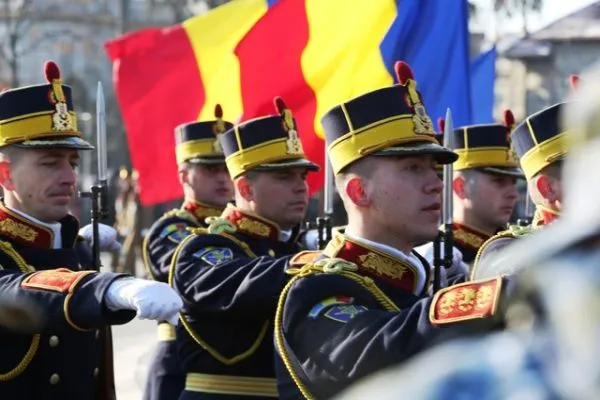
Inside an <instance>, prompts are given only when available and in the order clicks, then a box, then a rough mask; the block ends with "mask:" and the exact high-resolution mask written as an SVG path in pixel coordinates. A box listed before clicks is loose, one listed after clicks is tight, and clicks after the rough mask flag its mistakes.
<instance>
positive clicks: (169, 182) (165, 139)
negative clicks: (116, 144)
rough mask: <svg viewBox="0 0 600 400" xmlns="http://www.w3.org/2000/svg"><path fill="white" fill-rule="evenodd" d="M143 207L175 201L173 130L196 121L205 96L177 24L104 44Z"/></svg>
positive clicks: (177, 186)
mask: <svg viewBox="0 0 600 400" xmlns="http://www.w3.org/2000/svg"><path fill="white" fill-rule="evenodd" d="M105 48H106V51H107V53H108V55H109V57H110V58H111V59H112V60H113V79H114V82H115V90H116V95H117V99H118V101H119V105H120V108H121V113H122V116H123V121H124V123H125V129H126V132H127V141H128V143H129V153H130V155H131V161H132V164H133V167H134V168H136V169H137V170H138V171H139V185H140V198H141V202H142V203H143V204H144V205H152V204H156V203H161V202H165V201H171V200H175V199H178V198H180V197H181V196H182V189H181V185H180V183H179V180H178V177H177V164H176V161H175V136H174V135H175V134H174V128H175V127H176V126H177V125H179V124H181V123H185V122H189V121H195V120H196V119H197V117H198V114H199V112H200V110H201V109H202V106H203V105H204V100H205V95H204V87H203V84H202V79H201V77H200V73H199V69H198V64H197V62H196V57H195V55H194V52H193V50H192V47H191V45H190V42H189V39H188V36H187V34H186V31H185V30H184V29H183V28H182V27H181V26H180V25H177V26H174V27H171V28H167V29H162V30H157V29H150V30H144V31H141V32H136V33H135V34H134V35H129V36H125V37H122V38H119V39H116V40H114V41H111V42H108V43H106V44H105Z"/></svg>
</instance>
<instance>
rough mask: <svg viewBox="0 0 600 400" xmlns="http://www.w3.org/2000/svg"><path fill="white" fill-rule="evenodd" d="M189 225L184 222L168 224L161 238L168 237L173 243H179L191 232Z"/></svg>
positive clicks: (161, 233)
mask: <svg viewBox="0 0 600 400" xmlns="http://www.w3.org/2000/svg"><path fill="white" fill-rule="evenodd" d="M187 227H188V225H187V224H185V223H182V222H178V223H176V224H170V225H167V226H166V227H165V228H164V229H163V230H162V231H161V232H160V238H161V239H164V238H167V239H169V240H170V241H172V242H173V243H176V244H179V243H181V241H182V240H183V239H185V238H186V237H187V236H188V235H189V234H190V233H191V232H190V231H189V230H188V229H187Z"/></svg>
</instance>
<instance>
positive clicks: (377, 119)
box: [275, 62, 505, 399]
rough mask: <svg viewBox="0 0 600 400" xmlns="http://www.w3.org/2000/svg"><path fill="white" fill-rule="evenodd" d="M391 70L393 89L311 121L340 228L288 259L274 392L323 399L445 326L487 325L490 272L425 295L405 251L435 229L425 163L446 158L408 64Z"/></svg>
mask: <svg viewBox="0 0 600 400" xmlns="http://www.w3.org/2000/svg"><path fill="white" fill-rule="evenodd" d="M396 71H397V72H396V73H397V77H398V82H399V84H398V85H394V86H392V87H387V88H382V89H378V90H375V91H373V92H369V93H366V94H364V95H362V96H359V97H356V98H354V99H352V100H349V101H347V102H345V103H343V104H341V105H339V106H336V107H334V108H333V109H332V110H330V111H329V112H327V113H326V114H325V115H324V116H323V118H322V123H323V126H324V128H325V134H326V139H327V145H328V147H327V149H328V155H329V159H330V160H331V163H332V167H333V171H334V173H335V181H336V186H337V188H338V192H339V193H340V194H341V195H342V199H343V202H344V206H345V208H346V211H347V212H348V225H347V227H346V230H345V232H344V233H343V234H341V233H339V232H338V233H336V234H335V235H334V237H333V239H332V240H331V241H330V242H329V244H328V245H327V246H326V248H325V249H324V250H323V251H322V252H303V253H300V254H298V255H297V256H295V257H293V258H292V259H291V261H290V269H289V270H288V273H289V274H291V275H293V278H292V279H291V281H290V282H289V283H288V284H287V285H286V287H285V288H284V290H283V292H282V294H281V297H280V299H279V303H278V307H277V312H276V316H275V343H276V349H277V353H278V362H277V368H278V370H277V377H278V384H279V393H280V398H281V399H297V398H307V399H325V398H329V397H331V396H332V395H334V394H335V393H337V392H339V391H340V390H341V389H343V388H345V387H346V386H348V385H350V384H351V383H352V382H354V381H356V380H358V379H360V378H362V377H364V376H366V375H368V374H370V373H372V372H374V371H377V370H379V369H383V368H385V367H386V366H388V365H391V364H396V363H400V362H402V361H404V360H406V359H408V358H409V357H410V356H412V355H413V354H415V353H418V352H420V351H422V350H424V349H426V348H428V347H430V346H431V345H432V344H433V343H434V342H435V341H437V340H440V339H441V337H442V336H443V335H444V334H445V333H446V332H453V333H456V332H462V331H463V330H465V331H467V330H470V329H475V328H478V329H489V328H491V327H493V326H494V325H495V321H494V318H493V316H494V311H495V307H496V304H497V302H498V301H500V299H501V298H502V293H503V292H504V291H505V284H504V280H503V279H502V278H497V279H492V280H488V281H480V282H470V283H466V284H465V283H463V284H459V285H456V286H451V287H447V288H444V289H442V290H440V291H439V292H437V293H436V294H435V296H431V292H430V289H431V288H430V284H431V269H430V266H429V264H428V263H427V261H426V260H425V259H424V258H422V257H420V256H419V255H418V254H417V253H415V252H413V251H412V250H413V248H414V247H415V246H416V245H417V244H420V243H423V242H425V241H431V240H432V239H433V238H434V237H435V236H436V235H437V233H438V221H439V218H440V208H441V192H442V182H441V180H440V179H439V177H438V176H437V174H436V170H435V166H436V163H442V164H443V163H451V162H454V161H455V160H456V159H457V155H456V153H453V152H452V151H450V150H448V149H446V148H444V147H442V146H440V145H439V144H438V143H437V140H436V138H435V135H434V129H433V126H432V122H431V120H430V118H429V117H428V116H427V113H426V110H425V106H424V104H423V102H422V99H421V95H420V94H419V92H418V91H417V90H416V82H415V80H414V78H413V74H412V71H411V70H410V67H408V65H407V64H405V63H402V62H400V63H398V64H397V65H396Z"/></svg>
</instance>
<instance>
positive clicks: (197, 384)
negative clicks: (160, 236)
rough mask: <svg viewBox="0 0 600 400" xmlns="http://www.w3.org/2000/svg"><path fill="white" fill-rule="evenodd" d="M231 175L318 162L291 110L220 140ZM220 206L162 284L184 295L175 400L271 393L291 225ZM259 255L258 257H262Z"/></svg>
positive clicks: (291, 249) (291, 250) (292, 241)
mask: <svg viewBox="0 0 600 400" xmlns="http://www.w3.org/2000/svg"><path fill="white" fill-rule="evenodd" d="M221 144H222V146H223V150H224V153H225V156H226V162H227V167H228V170H229V173H230V175H231V176H232V178H233V179H235V178H237V177H238V176H240V175H241V174H244V173H246V172H248V171H263V170H274V169H287V168H298V167H301V168H307V169H308V170H316V169H318V167H317V166H316V165H315V164H313V163H311V162H310V161H309V160H307V159H306V158H305V155H304V152H303V150H302V144H301V142H300V140H299V138H298V133H297V131H296V128H295V124H294V122H293V119H292V116H291V113H290V112H289V110H288V109H284V110H283V111H282V113H281V115H277V116H267V117H263V118H258V119H254V120H250V121H247V122H245V123H242V124H240V125H238V126H236V127H235V128H234V129H230V130H228V131H227V132H226V133H225V134H224V135H223V136H222V137H221ZM283 236H284V232H282V231H281V230H280V228H279V227H278V226H277V225H276V224H275V223H273V222H272V221H268V220H266V219H264V218H262V217H261V216H259V215H254V214H252V213H249V212H247V211H244V210H241V209H238V208H236V207H234V206H233V205H230V206H228V207H227V208H226V209H225V211H224V213H223V215H222V216H221V217H220V218H217V219H214V220H213V221H211V223H210V224H209V226H208V228H207V229H197V230H195V232H194V234H193V235H190V236H188V237H187V238H185V239H184V240H183V242H182V243H181V245H180V246H179V247H178V249H177V252H176V253H175V256H174V259H173V264H172V265H173V267H172V270H171V274H170V283H171V285H172V286H173V287H174V288H175V290H176V291H177V292H178V293H180V295H181V296H182V297H183V299H184V309H183V311H182V313H181V325H180V326H179V327H178V328H177V341H178V343H179V346H180V353H179V354H180V357H181V359H182V363H183V368H184V369H185V372H186V374H187V377H186V384H185V391H184V392H183V394H182V397H181V399H217V398H218V399H221V398H227V399H231V398H239V399H244V398H248V399H258V398H276V397H277V388H276V383H275V371H274V366H273V360H274V351H273V338H272V330H273V313H274V310H275V305H276V300H277V295H278V294H279V292H280V291H281V289H282V288H283V285H284V284H285V282H286V281H287V279H288V278H287V276H286V275H285V274H284V267H285V265H286V260H287V259H288V258H287V257H285V258H282V259H273V258H271V257H283V256H287V255H291V254H295V253H297V252H298V251H300V246H299V245H298V243H297V241H296V238H297V236H298V230H297V229H295V230H293V231H292V232H291V233H290V232H288V234H287V237H283ZM265 256H266V257H265Z"/></svg>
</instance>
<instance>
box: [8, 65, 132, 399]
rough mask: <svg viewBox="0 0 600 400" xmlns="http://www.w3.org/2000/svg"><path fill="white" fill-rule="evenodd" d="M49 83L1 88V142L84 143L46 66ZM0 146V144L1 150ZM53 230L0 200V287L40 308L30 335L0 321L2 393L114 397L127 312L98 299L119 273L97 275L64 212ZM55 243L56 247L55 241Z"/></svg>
mask: <svg viewBox="0 0 600 400" xmlns="http://www.w3.org/2000/svg"><path fill="white" fill-rule="evenodd" d="M46 79H47V80H48V83H47V84H43V85H34V86H27V87H23V88H16V89H11V90H7V91H4V92H2V93H0V121H1V122H0V146H6V145H13V146H17V147H24V148H44V149H48V148H73V149H81V150H85V149H92V148H93V147H92V146H91V145H89V144H88V143H87V142H85V141H84V140H82V139H81V136H82V134H81V132H79V131H78V130H77V127H76V119H75V113H74V112H73V104H72V101H71V99H72V97H71V89H70V88H69V87H68V86H64V85H62V83H61V80H60V72H59V70H58V67H57V66H56V64H54V63H47V64H46ZM0 150H1V149H0ZM58 222H59V223H60V228H58V227H55V228H52V227H50V226H48V225H45V224H42V223H38V222H34V221H33V220H32V219H31V218H29V217H27V216H26V215H25V214H23V213H20V212H16V211H14V210H12V209H9V208H7V207H5V206H4V205H3V204H2V205H0V287H1V290H2V291H3V292H5V293H7V294H8V295H10V296H11V297H12V298H13V299H14V300H15V301H17V302H21V301H23V302H25V304H30V305H31V307H33V308H34V309H35V311H39V315H41V317H42V318H41V320H38V321H36V323H34V324H33V327H32V328H31V329H30V330H29V331H28V332H23V331H21V332H20V333H15V332H14V331H11V330H9V329H6V328H3V327H0V337H1V340H0V354H2V357H0V398H2V399H28V400H31V399H94V398H96V399H112V398H114V395H115V393H114V381H113V373H112V358H111V357H112V348H111V347H110V341H109V340H110V331H107V330H105V328H103V327H105V326H107V325H110V324H121V323H125V322H128V321H129V320H131V319H133V318H134V317H135V312H134V311H118V312H112V311H109V310H108V308H107V307H106V306H105V305H104V304H103V301H102V298H103V296H104V293H105V291H106V289H107V288H108V286H109V285H110V284H111V283H112V282H113V281H114V280H115V279H118V278H120V277H123V276H125V275H119V274H113V273H103V274H97V273H96V272H94V271H90V269H92V257H91V253H90V249H89V247H88V246H87V245H86V244H85V242H83V240H82V239H80V238H79V237H78V231H79V222H78V221H77V219H76V218H75V217H73V216H71V215H69V216H67V217H65V218H63V219H62V220H60V221H58ZM59 238H60V243H61V245H60V246H58V244H59V240H58V239H59Z"/></svg>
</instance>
